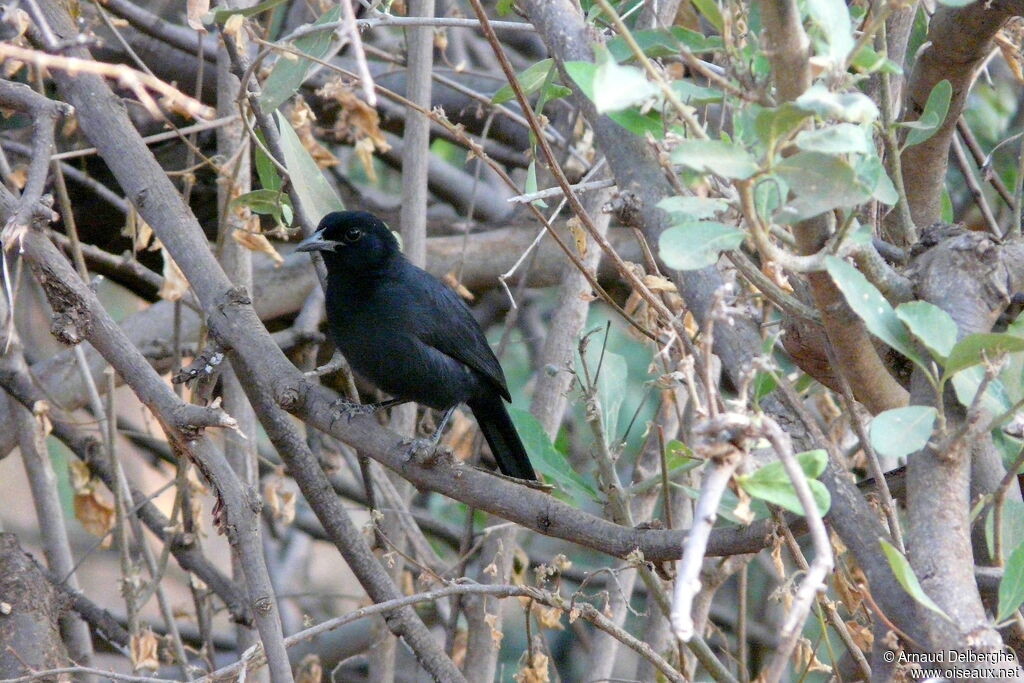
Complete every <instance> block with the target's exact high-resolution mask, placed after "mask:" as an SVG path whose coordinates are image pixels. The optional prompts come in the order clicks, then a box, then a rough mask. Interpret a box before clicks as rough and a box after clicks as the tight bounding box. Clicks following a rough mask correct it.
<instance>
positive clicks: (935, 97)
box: [900, 80, 953, 147]
mask: <svg viewBox="0 0 1024 683" xmlns="http://www.w3.org/2000/svg"><path fill="white" fill-rule="evenodd" d="M952 97H953V86H952V85H951V84H950V82H949V81H947V80H941V81H939V82H938V83H936V84H935V87H934V88H932V91H931V93H930V94H929V95H928V101H927V102H925V103H924V111H922V112H921V116H920V117H919V118H918V119H917V121H910V122H908V123H902V124H900V125H902V126H904V127H908V128H910V129H911V130H910V133H909V134H908V135H907V141H906V143H905V146H906V147H912V146H913V145H918V144H920V143H922V142H924V141H925V140H927V139H928V138H930V137H931V136H933V135H935V132H936V131H937V130H938V129H939V126H941V125H942V122H943V121H945V120H946V114H948V113H949V101H950V99H951V98H952Z"/></svg>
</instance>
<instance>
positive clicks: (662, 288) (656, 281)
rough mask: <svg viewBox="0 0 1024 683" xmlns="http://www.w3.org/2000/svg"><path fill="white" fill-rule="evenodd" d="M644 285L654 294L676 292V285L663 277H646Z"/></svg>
mask: <svg viewBox="0 0 1024 683" xmlns="http://www.w3.org/2000/svg"><path fill="white" fill-rule="evenodd" d="M644 284H645V285H647V288H648V289H649V290H651V291H652V292H675V291H677V290H676V283H674V282H672V280H669V279H668V278H667V277H663V276H661V275H644Z"/></svg>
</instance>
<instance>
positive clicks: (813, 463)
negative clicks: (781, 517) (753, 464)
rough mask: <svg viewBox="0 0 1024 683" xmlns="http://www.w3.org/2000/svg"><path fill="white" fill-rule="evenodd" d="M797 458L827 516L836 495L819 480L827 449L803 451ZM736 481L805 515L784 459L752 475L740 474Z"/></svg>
mask: <svg viewBox="0 0 1024 683" xmlns="http://www.w3.org/2000/svg"><path fill="white" fill-rule="evenodd" d="M796 459H797V462H798V463H799V464H800V469H801V470H802V471H803V474H804V476H805V477H806V478H807V484H808V486H809V487H810V489H811V495H812V496H813V497H814V503H815V505H816V506H817V508H818V513H819V514H821V515H825V514H826V513H827V512H828V510H829V507H830V506H831V504H832V497H831V496H830V495H829V492H828V489H826V488H825V485H824V484H822V483H821V482H820V481H817V479H816V477H818V476H819V475H820V474H821V473H822V472H824V471H825V466H826V465H827V464H828V455H827V454H826V453H825V451H824V450H821V449H817V450H813V451H807V452H805V453H799V454H797V456H796ZM736 482H737V483H738V484H739V485H740V486H741V487H742V488H743V490H744V491H746V492H747V493H748V494H750V495H751V496H753V497H754V498H760V499H761V500H764V501H767V502H769V503H772V504H773V505H778V506H779V507H781V508H785V509H786V510H789V511H790V512H792V513H795V514H798V515H803V514H804V507H803V505H801V504H800V499H799V498H797V495H796V489H794V488H793V482H792V481H791V480H790V478H789V475H788V474H786V469H785V468H784V467H783V466H782V463H781V462H772V463H768V464H767V465H765V466H764V467H761V468H760V469H758V470H756V471H755V472H753V473H751V474H743V475H740V476H738V477H736Z"/></svg>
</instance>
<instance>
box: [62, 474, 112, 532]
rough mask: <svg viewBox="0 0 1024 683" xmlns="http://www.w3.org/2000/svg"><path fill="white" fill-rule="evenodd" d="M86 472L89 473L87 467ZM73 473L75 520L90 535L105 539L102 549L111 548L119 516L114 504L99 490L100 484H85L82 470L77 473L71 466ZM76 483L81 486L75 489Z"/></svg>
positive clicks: (90, 482)
mask: <svg viewBox="0 0 1024 683" xmlns="http://www.w3.org/2000/svg"><path fill="white" fill-rule="evenodd" d="M77 464H81V463H77ZM85 471H86V473H88V467H87V466H86V467H85ZM71 473H72V487H73V488H74V490H75V497H74V499H73V500H72V507H73V508H74V511H75V519H77V520H78V521H79V522H81V524H82V526H83V527H84V528H85V530H86V531H88V532H89V533H90V534H92V535H93V536H96V537H98V538H102V539H103V541H102V543H101V544H100V547H101V548H109V547H110V543H111V541H112V540H113V539H112V537H111V536H110V535H109V532H110V530H111V529H113V528H114V524H115V522H116V521H117V515H116V514H115V513H114V504H113V503H112V502H111V501H110V500H108V499H107V498H106V497H104V496H103V495H101V494H100V492H99V491H98V490H97V489H98V482H95V481H93V480H92V479H86V480H85V483H84V484H83V483H82V472H81V470H80V469H79V470H77V471H76V469H75V466H74V464H72V466H71ZM76 482H77V483H78V484H80V486H78V487H75V486H74V484H75V483H76Z"/></svg>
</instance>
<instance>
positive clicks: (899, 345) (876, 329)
mask: <svg viewBox="0 0 1024 683" xmlns="http://www.w3.org/2000/svg"><path fill="white" fill-rule="evenodd" d="M825 269H826V270H827V271H828V273H829V275H831V276H832V280H833V281H835V283H836V286H837V287H838V288H839V291H841V292H842V293H843V296H844V297H845V298H846V302H847V303H848V304H849V305H850V308H852V309H853V312H854V313H856V314H857V316H858V317H859V318H860V319H861V320H863V321H864V325H865V326H866V327H867V328H868V331H869V332H871V334H873V335H875V336H876V337H878V338H879V339H881V340H882V341H884V342H885V343H886V344H888V345H889V346H891V347H893V348H894V349H896V350H897V351H899V352H900V353H902V354H903V355H904V356H906V357H907V358H909V359H910V360H912V361H914V362H915V363H916V364H917V365H919V366H921V367H922V368H924V367H925V365H924V362H923V360H922V359H921V356H920V354H919V353H918V352H917V349H915V348H914V344H913V341H912V340H911V338H910V333H909V332H908V331H907V328H906V327H905V326H904V325H903V323H902V322H900V319H899V318H898V317H897V316H896V311H895V310H893V307H892V306H890V305H889V302H888V301H886V300H885V297H884V296H882V293H881V292H879V291H878V289H876V288H875V286H874V285H873V284H871V283H870V282H868V280H867V278H866V277H864V275H863V274H861V272H860V271H859V270H857V269H856V268H854V267H853V266H851V265H850V264H849V263H847V262H846V261H843V260H842V259H838V258H836V257H835V256H826V257H825Z"/></svg>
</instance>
